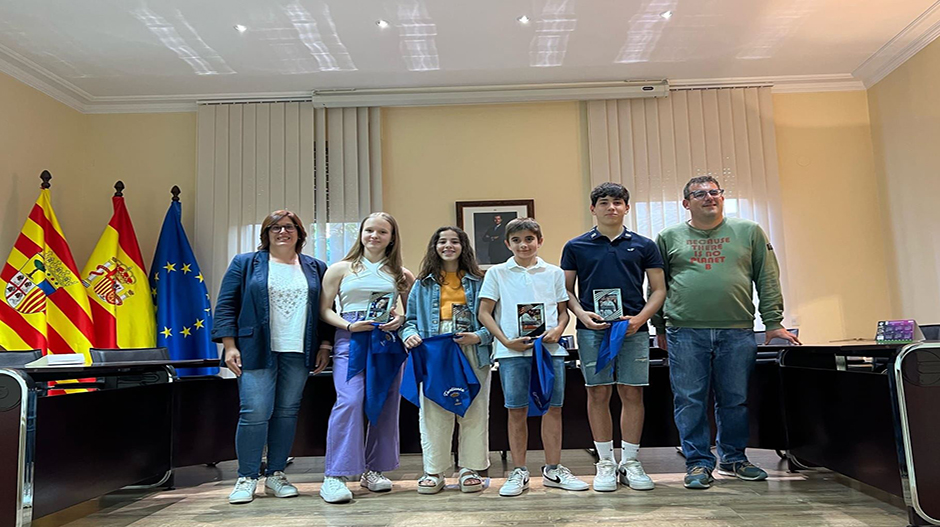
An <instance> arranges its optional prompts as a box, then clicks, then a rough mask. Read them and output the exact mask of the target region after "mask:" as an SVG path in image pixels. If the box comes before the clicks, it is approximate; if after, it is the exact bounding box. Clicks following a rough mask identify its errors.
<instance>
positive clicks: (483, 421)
mask: <svg viewBox="0 0 940 527" xmlns="http://www.w3.org/2000/svg"><path fill="white" fill-rule="evenodd" d="M482 284H483V271H482V270H481V269H480V267H479V265H477V262H476V258H475V257H474V254H473V248H472V247H470V239H469V238H468V237H467V234H466V233H465V232H464V231H463V230H461V229H459V228H457V227H441V228H439V229H437V231H435V232H434V234H433V235H432V236H431V240H430V241H429V242H428V249H427V254H425V256H424V259H423V260H422V262H421V271H420V272H419V273H418V276H417V278H416V280H415V283H414V286H413V287H412V289H411V294H410V295H408V308H407V309H406V310H405V312H406V314H407V315H406V320H405V323H404V325H403V326H402V328H401V330H400V335H401V338H402V340H403V341H404V343H405V347H407V348H408V349H411V348H414V347H415V346H417V345H419V344H421V342H422V340H421V339H422V338H428V337H433V336H435V335H441V334H444V333H454V334H455V337H454V341H455V342H456V343H457V344H459V345H460V349H461V350H462V351H463V353H464V354H465V355H466V357H467V359H468V360H469V361H470V364H471V365H472V366H473V369H474V372H475V373H476V376H477V379H478V380H479V381H480V393H479V394H478V395H477V396H476V398H474V399H473V403H472V404H471V405H470V408H469V409H468V410H467V412H466V414H465V415H464V416H463V417H460V416H458V415H456V414H454V413H451V412H449V411H447V410H444V409H443V408H441V407H440V406H438V405H437V404H436V403H434V402H432V401H430V400H429V399H427V398H426V397H424V396H423V395H422V397H421V410H420V412H419V423H420V426H421V450H422V452H423V454H422V455H423V458H424V471H425V475H424V476H423V477H422V478H421V479H420V480H418V492H419V493H421V494H435V493H437V492H440V490H441V489H442V488H444V471H445V470H447V469H449V468H450V466H451V460H450V447H451V444H452V443H451V441H452V438H453V435H454V423H455V422H456V423H458V424H459V425H460V431H459V437H458V450H457V453H458V459H459V460H460V463H461V464H463V468H462V469H461V470H460V472H459V475H458V482H459V484H460V490H461V491H463V492H478V491H480V490H483V480H482V478H481V477H480V474H479V473H478V471H481V470H486V469H487V468H489V465H490V462H489V405H490V374H491V371H490V370H491V366H492V364H493V361H492V359H491V358H490V344H491V343H492V342H493V336H492V335H491V334H490V332H489V331H487V329H486V328H484V327H483V326H481V325H480V323H479V322H478V321H477V317H476V313H477V310H478V308H479V301H480V300H479V293H480V286H481V285H482ZM465 315H469V316H465ZM458 323H462V324H460V325H461V326H462V325H463V323H468V324H469V327H458Z"/></svg>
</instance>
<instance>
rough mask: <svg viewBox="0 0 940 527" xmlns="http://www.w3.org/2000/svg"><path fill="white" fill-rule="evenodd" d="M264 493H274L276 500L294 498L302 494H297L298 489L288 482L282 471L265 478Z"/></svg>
mask: <svg viewBox="0 0 940 527" xmlns="http://www.w3.org/2000/svg"><path fill="white" fill-rule="evenodd" d="M264 493H265V494H271V493H273V494H274V497H276V498H293V497H294V496H296V495H298V494H300V493H299V492H297V487H295V486H293V485H291V484H290V481H287V476H285V475H284V473H283V472H281V471H280V470H278V471H277V472H275V473H274V474H271V475H270V476H268V477H266V478H264Z"/></svg>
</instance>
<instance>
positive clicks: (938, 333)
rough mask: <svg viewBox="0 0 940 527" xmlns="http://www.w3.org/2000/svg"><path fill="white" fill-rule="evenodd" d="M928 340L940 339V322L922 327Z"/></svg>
mask: <svg viewBox="0 0 940 527" xmlns="http://www.w3.org/2000/svg"><path fill="white" fill-rule="evenodd" d="M920 330H921V331H922V332H923V333H924V338H925V339H927V340H940V324H925V325H923V326H921V327H920Z"/></svg>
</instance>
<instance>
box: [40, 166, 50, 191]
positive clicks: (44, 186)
mask: <svg viewBox="0 0 940 527" xmlns="http://www.w3.org/2000/svg"><path fill="white" fill-rule="evenodd" d="M39 179H41V180H42V184H41V185H39V188H41V189H47V188H49V187H51V186H52V185H51V184H50V183H49V180H51V179H52V174H50V173H49V171H48V170H43V171H42V174H39Z"/></svg>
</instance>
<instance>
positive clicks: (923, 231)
mask: <svg viewBox="0 0 940 527" xmlns="http://www.w3.org/2000/svg"><path fill="white" fill-rule="evenodd" d="M938 86H940V40H938V41H934V42H933V43H932V44H930V45H929V46H927V47H926V48H924V49H923V50H922V51H920V53H918V54H917V55H915V56H914V57H912V58H911V59H910V60H908V61H907V62H906V63H904V64H903V65H902V66H901V67H899V68H898V69H896V70H895V71H894V72H892V73H891V74H890V75H888V76H887V77H885V78H884V79H883V80H882V81H881V82H879V83H878V84H876V85H875V86H873V87H872V88H871V89H869V90H868V95H869V107H870V110H871V123H872V141H873V144H874V153H875V168H876V173H877V177H878V183H879V192H880V195H881V196H882V208H883V214H884V216H885V218H886V220H887V229H888V232H887V234H888V236H886V237H885V238H884V239H883V241H882V243H883V245H884V246H885V247H886V248H887V250H888V251H889V253H890V254H891V255H892V258H891V259H890V260H889V265H890V271H891V278H892V282H891V283H892V292H893V295H892V300H893V301H894V305H895V309H896V316H897V317H898V318H914V319H916V320H917V321H918V322H920V323H922V324H924V323H937V322H940V229H938V225H940V220H938V215H937V205H936V204H937V201H938V199H940V92H938V89H937V87H938Z"/></svg>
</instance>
